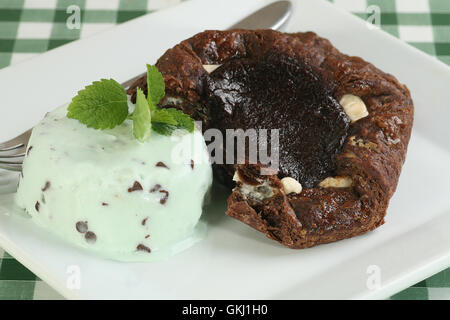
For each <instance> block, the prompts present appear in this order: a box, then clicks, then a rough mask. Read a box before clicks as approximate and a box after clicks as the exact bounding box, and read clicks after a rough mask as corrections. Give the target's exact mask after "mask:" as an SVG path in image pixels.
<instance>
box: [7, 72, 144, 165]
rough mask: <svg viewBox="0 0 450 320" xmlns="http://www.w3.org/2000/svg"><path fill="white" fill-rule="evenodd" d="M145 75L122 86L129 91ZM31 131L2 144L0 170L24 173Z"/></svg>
mask: <svg viewBox="0 0 450 320" xmlns="http://www.w3.org/2000/svg"><path fill="white" fill-rule="evenodd" d="M143 75H145V73H142V74H140V75H138V76H136V77H134V78H131V79H130V80H127V81H125V82H124V83H122V86H123V87H124V88H125V89H128V88H129V86H130V85H131V84H132V83H133V82H134V81H136V80H137V79H139V78H140V77H142V76H143ZM31 130H32V129H30V130H28V131H26V132H24V133H22V134H21V135H19V136H17V137H15V138H13V139H11V140H9V141H6V142H3V143H0V169H5V170H10V171H22V163H23V159H24V158H25V155H26V152H27V145H28V140H30V136H31Z"/></svg>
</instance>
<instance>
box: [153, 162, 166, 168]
mask: <svg viewBox="0 0 450 320" xmlns="http://www.w3.org/2000/svg"><path fill="white" fill-rule="evenodd" d="M155 166H156V167H162V168H166V169H169V167H168V166H166V164H165V163H164V162H161V161H159V162H158V163H157V164H156V165H155Z"/></svg>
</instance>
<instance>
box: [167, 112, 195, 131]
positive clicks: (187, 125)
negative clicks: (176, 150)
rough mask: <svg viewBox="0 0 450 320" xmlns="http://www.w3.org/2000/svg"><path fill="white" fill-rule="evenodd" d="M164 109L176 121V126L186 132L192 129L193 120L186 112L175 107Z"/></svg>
mask: <svg viewBox="0 0 450 320" xmlns="http://www.w3.org/2000/svg"><path fill="white" fill-rule="evenodd" d="M164 110H166V111H167V112H168V113H169V114H170V115H172V117H173V118H174V119H175V121H176V122H177V127H178V128H179V129H184V130H186V131H188V132H193V131H194V120H193V119H192V118H191V117H189V116H188V115H187V114H186V113H184V112H183V111H181V110H178V109H175V108H167V109H164Z"/></svg>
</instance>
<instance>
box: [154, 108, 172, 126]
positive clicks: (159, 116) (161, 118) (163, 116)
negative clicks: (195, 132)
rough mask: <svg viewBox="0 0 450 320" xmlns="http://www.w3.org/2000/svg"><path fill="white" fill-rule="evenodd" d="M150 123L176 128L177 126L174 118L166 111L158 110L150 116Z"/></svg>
mask: <svg viewBox="0 0 450 320" xmlns="http://www.w3.org/2000/svg"><path fill="white" fill-rule="evenodd" d="M152 122H160V123H165V124H171V125H174V126H176V125H177V124H178V122H177V120H175V118H174V116H173V115H172V114H171V113H170V112H169V111H168V110H167V109H158V110H156V111H155V112H153V114H152Z"/></svg>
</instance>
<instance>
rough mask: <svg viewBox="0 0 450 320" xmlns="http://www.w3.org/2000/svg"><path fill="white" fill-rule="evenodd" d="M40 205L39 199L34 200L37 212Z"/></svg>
mask: <svg viewBox="0 0 450 320" xmlns="http://www.w3.org/2000/svg"><path fill="white" fill-rule="evenodd" d="M40 206H41V204H40V203H39V201H36V204H35V205H34V208H35V209H36V211H37V212H39V207H40Z"/></svg>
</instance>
